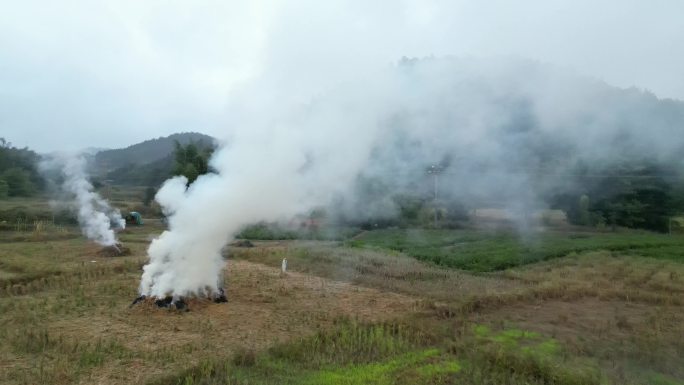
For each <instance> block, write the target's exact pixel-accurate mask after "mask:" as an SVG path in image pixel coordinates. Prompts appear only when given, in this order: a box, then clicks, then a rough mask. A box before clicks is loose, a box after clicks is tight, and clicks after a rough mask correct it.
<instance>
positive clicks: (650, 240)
mask: <svg viewBox="0 0 684 385" xmlns="http://www.w3.org/2000/svg"><path fill="white" fill-rule="evenodd" d="M349 244H350V245H351V246H353V247H374V248H382V249H388V250H393V251H398V252H402V253H405V254H407V255H410V256H412V257H414V258H416V259H419V260H422V261H426V262H430V263H433V264H436V265H439V266H445V267H450V268H458V269H463V270H471V271H477V272H484V271H495V270H503V269H506V268H510V267H515V266H521V265H526V264H529V263H534V262H539V261H544V260H548V259H552V258H558V257H562V256H565V255H568V254H570V253H581V252H586V251H593V250H608V251H616V252H621V253H624V254H630V255H644V256H649V257H652V258H663V259H670V260H673V261H680V262H684V237H682V236H670V235H664V234H656V233H647V232H635V231H634V232H631V231H630V232H628V231H623V232H619V233H567V232H545V233H538V234H529V235H521V234H517V233H510V232H503V233H488V232H482V231H464V230H420V229H417V230H403V229H402V230H399V229H397V230H378V231H372V232H368V233H365V234H363V235H361V236H360V237H357V238H356V239H354V240H353V241H350V242H349Z"/></svg>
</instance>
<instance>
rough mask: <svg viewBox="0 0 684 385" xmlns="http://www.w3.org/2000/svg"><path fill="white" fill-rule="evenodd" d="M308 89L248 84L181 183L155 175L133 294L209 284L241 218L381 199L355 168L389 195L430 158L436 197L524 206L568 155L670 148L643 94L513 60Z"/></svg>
mask: <svg viewBox="0 0 684 385" xmlns="http://www.w3.org/2000/svg"><path fill="white" fill-rule="evenodd" d="M318 95H320V96H318V97H316V98H314V99H313V100H312V101H310V102H309V103H306V104H305V105H303V106H293V107H292V108H285V107H283V105H282V103H281V104H274V105H273V106H269V105H259V101H260V100H264V99H268V98H260V96H259V95H251V96H252V97H251V98H250V97H249V96H250V95H246V100H247V101H246V102H245V105H244V106H242V107H245V108H244V109H242V111H243V114H246V115H245V116H243V117H242V118H241V119H240V121H239V122H237V124H238V125H239V124H242V125H243V126H238V127H236V128H234V129H233V131H232V132H231V133H230V135H228V137H227V138H226V142H225V143H226V144H224V145H223V146H222V147H221V148H220V149H219V150H218V151H217V152H216V154H215V155H214V157H213V158H212V160H211V166H212V167H213V168H214V170H215V173H213V174H209V175H203V176H200V177H199V178H198V179H197V180H196V181H195V182H194V183H193V184H192V185H190V187H189V188H187V189H186V182H187V181H186V179H185V178H183V177H176V178H173V179H170V180H168V181H167V182H166V183H165V184H164V185H163V186H162V188H161V189H160V191H159V192H158V194H157V196H156V199H157V201H158V202H159V203H160V204H161V206H162V207H163V209H164V210H165V212H166V214H167V215H168V217H169V230H167V231H165V232H164V233H163V234H162V235H161V236H160V237H159V238H157V239H155V240H154V241H153V242H152V244H151V246H150V248H149V250H148V253H149V257H150V261H149V263H148V264H147V265H146V266H145V267H144V273H143V276H142V280H141V283H140V293H141V294H143V295H151V296H157V297H162V296H166V295H189V294H195V295H205V294H208V293H211V292H214V291H216V290H217V289H218V288H219V286H220V282H219V279H220V271H221V268H222V266H223V260H222V256H221V250H222V248H223V247H224V246H225V245H226V243H227V242H228V241H229V240H230V238H231V237H232V236H234V234H236V232H238V231H239V230H240V228H241V227H243V226H244V225H246V224H250V223H254V222H257V221H277V220H281V219H286V218H288V217H291V216H292V215H295V214H297V213H301V212H305V211H306V210H309V209H310V208H312V207H316V206H321V205H324V206H328V207H331V202H337V203H336V204H335V205H333V206H334V207H333V208H337V209H340V210H344V209H347V208H349V211H354V207H357V208H361V210H378V208H379V207H386V208H383V210H387V211H391V210H392V209H393V208H392V207H391V206H392V202H391V201H389V200H388V199H386V198H387V196H388V194H389V193H386V194H384V195H383V194H382V193H381V194H379V195H380V197H379V199H378V200H376V201H373V202H370V204H369V203H368V202H362V201H357V200H354V194H353V192H354V189H355V186H357V184H358V182H359V178H366V179H367V180H373V181H375V182H374V183H375V184H376V185H378V186H381V187H382V188H380V189H379V190H381V191H382V190H383V189H384V190H385V191H389V192H391V193H392V194H395V193H400V192H402V191H410V190H411V189H414V188H415V184H416V183H415V182H416V175H421V174H424V173H425V167H426V166H428V165H431V164H440V165H443V166H444V167H445V173H444V176H443V181H440V189H441V191H442V194H444V195H445V196H448V197H449V198H462V199H479V200H480V201H488V200H495V201H496V202H502V203H503V204H504V205H506V207H508V208H512V209H518V208H521V209H520V210H527V209H529V208H530V207H535V205H536V206H539V205H543V203H540V202H543V200H542V199H540V197H544V196H545V194H547V193H550V192H552V191H555V189H558V188H559V187H562V186H563V185H564V183H568V178H567V177H565V176H563V175H565V174H567V173H568V170H570V169H571V168H572V167H573V166H575V165H576V164H577V163H578V162H580V161H586V162H592V161H594V160H609V159H619V158H620V157H624V156H638V157H640V158H641V157H643V158H648V157H657V158H663V157H667V156H671V155H672V154H676V153H677V152H678V151H680V150H681V149H682V141H681V140H673V138H678V137H679V136H678V135H677V132H678V131H677V130H678V129H679V128H678V127H675V126H674V125H672V124H671V123H670V121H669V120H668V118H663V117H662V116H667V115H664V114H662V111H660V108H661V104H659V101H658V100H657V99H656V98H655V97H653V96H652V95H649V94H645V93H641V92H639V91H634V92H633V93H631V94H630V93H629V92H627V91H624V90H616V89H614V88H611V87H608V86H607V85H605V84H602V83H599V82H597V81H593V80H590V79H584V78H578V77H576V76H566V75H564V74H563V73H562V72H558V71H556V70H555V69H553V68H547V67H546V66H542V65H538V64H536V63H530V62H525V61H504V60H498V61H487V60H456V59H427V60H404V61H402V62H401V63H400V64H398V65H397V66H394V67H392V68H387V69H386V70H385V71H381V72H380V73H375V74H372V76H367V77H365V78H361V79H358V80H356V81H345V82H344V83H342V84H341V85H338V86H336V87H335V88H334V89H330V90H323V91H321V93H319V94H318ZM252 101H254V103H253V104H250V103H252ZM643 106H646V107H643ZM675 107H676V106H675ZM680 107H681V106H680ZM665 108H670V107H667V106H665ZM250 110H251V111H255V113H254V114H249V113H248V112H247V113H246V112H244V111H250ZM283 111H284V112H283ZM655 132H658V135H656V134H655ZM540 176H541V177H540ZM376 198H377V197H376ZM364 204H365V205H364ZM361 210H358V209H357V211H361Z"/></svg>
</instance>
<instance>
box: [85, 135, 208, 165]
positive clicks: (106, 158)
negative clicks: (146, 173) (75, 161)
mask: <svg viewBox="0 0 684 385" xmlns="http://www.w3.org/2000/svg"><path fill="white" fill-rule="evenodd" d="M215 141H216V140H215V139H214V138H213V137H211V136H209V135H204V134H201V133H199V132H182V133H177V134H173V135H169V136H166V137H159V138H156V139H150V140H146V141H144V142H140V143H136V144H133V145H131V146H128V147H126V148H120V149H112V150H104V151H99V152H98V153H96V154H95V158H94V168H95V170H97V171H96V172H97V173H98V174H103V173H107V172H110V171H113V170H115V169H117V168H120V167H124V166H127V165H130V164H135V165H146V164H150V163H154V162H156V161H159V160H161V159H163V158H166V157H168V156H170V155H171V154H172V153H173V149H174V145H175V144H174V143H175V142H179V143H180V144H183V145H185V144H188V143H197V144H199V145H201V146H207V147H208V146H213V145H214V143H215Z"/></svg>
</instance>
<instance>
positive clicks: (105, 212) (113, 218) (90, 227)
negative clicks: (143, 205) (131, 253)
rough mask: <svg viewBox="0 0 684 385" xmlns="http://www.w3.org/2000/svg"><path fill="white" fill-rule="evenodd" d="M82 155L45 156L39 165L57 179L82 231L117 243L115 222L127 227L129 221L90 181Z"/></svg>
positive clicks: (98, 239)
mask: <svg viewBox="0 0 684 385" xmlns="http://www.w3.org/2000/svg"><path fill="white" fill-rule="evenodd" d="M85 166H86V161H85V159H84V158H83V156H69V155H63V154H62V155H53V156H51V157H49V158H46V159H44V160H43V161H42V162H41V164H40V169H41V170H42V171H43V172H44V173H46V174H48V175H50V176H51V177H53V178H51V179H53V180H54V179H56V181H57V183H58V184H59V187H60V190H61V191H62V192H63V193H65V194H66V195H67V197H66V199H67V200H68V203H69V204H70V205H72V206H73V207H74V209H75V210H76V214H77V218H78V223H79V225H80V226H81V231H82V232H83V235H85V236H86V237H87V238H88V239H90V240H92V241H95V242H97V243H99V244H100V245H103V246H112V245H116V243H117V239H116V234H115V233H114V230H113V228H112V225H113V224H114V226H119V227H121V228H124V227H125V226H126V221H125V220H124V219H123V218H122V217H121V213H120V212H119V210H118V209H114V208H112V207H111V206H109V204H108V203H107V201H106V200H104V199H103V198H102V197H101V196H100V195H99V194H97V193H96V192H95V191H93V190H94V188H93V185H92V184H91V183H90V182H88V179H87V174H86V170H85Z"/></svg>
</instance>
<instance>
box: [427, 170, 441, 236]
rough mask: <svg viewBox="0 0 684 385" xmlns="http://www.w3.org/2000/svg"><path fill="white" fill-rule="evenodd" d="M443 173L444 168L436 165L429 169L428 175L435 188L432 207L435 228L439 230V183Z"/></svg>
mask: <svg viewBox="0 0 684 385" xmlns="http://www.w3.org/2000/svg"><path fill="white" fill-rule="evenodd" d="M441 172H442V167H441V166H439V165H436V164H433V165H432V166H430V167H428V170H427V173H428V174H430V175H432V186H433V196H432V207H433V209H434V227H435V229H436V228H437V181H438V179H439V174H440V173H441Z"/></svg>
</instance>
